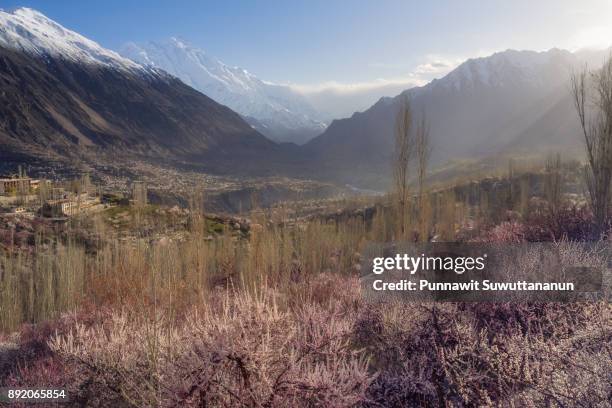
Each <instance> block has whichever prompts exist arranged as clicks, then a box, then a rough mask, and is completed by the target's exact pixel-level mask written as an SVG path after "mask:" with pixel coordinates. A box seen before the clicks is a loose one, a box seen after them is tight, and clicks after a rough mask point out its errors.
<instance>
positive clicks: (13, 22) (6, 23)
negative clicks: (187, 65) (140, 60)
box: [0, 8, 144, 71]
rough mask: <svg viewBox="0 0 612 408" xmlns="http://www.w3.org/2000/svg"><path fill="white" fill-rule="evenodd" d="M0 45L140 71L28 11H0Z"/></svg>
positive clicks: (36, 12)
mask: <svg viewBox="0 0 612 408" xmlns="http://www.w3.org/2000/svg"><path fill="white" fill-rule="evenodd" d="M0 46H2V47H6V48H10V49H16V50H20V51H24V52H27V53H30V54H38V55H41V56H44V55H52V56H61V57H62V58H66V59H70V60H73V61H75V62H81V63H87V64H99V65H104V66H110V67H113V68H118V69H126V70H130V71H144V68H143V67H142V66H141V65H139V64H137V63H135V62H133V61H131V60H129V59H127V58H123V57H121V56H120V55H119V54H117V53H116V52H114V51H111V50H108V49H106V48H103V47H101V46H100V45H99V44H98V43H96V42H95V41H92V40H90V39H88V38H85V37H83V36H82V35H80V34H78V33H76V32H74V31H71V30H68V29H67V28H65V27H62V26H61V25H60V24H58V23H56V22H55V21H53V20H51V19H49V18H48V17H46V16H45V15H43V14H42V13H40V12H38V11H36V10H33V9H30V8H18V9H16V10H14V11H4V10H2V9H0Z"/></svg>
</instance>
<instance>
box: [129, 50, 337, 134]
mask: <svg viewBox="0 0 612 408" xmlns="http://www.w3.org/2000/svg"><path fill="white" fill-rule="evenodd" d="M121 54H122V55H123V56H125V57H127V58H130V59H132V60H134V61H136V62H138V63H141V64H143V65H146V66H152V67H157V68H161V69H163V70H165V71H167V72H169V73H170V74H172V75H175V76H176V77H178V78H180V79H181V80H182V81H183V82H185V83H186V84H187V85H189V86H191V87H193V88H195V89H197V90H199V91H201V92H203V93H204V94H206V95H208V96H210V97H211V98H213V99H214V100H216V101H217V102H219V103H221V104H224V105H226V106H228V107H230V108H231V109H233V110H234V111H236V112H238V113H240V114H241V115H242V116H244V117H245V118H246V119H247V121H248V122H249V123H251V124H252V125H253V126H254V127H255V128H257V129H258V130H260V131H261V132H262V133H264V134H266V135H267V136H269V137H271V138H272V139H275V140H278V141H292V142H297V143H303V142H305V141H306V140H308V139H310V138H312V137H314V136H316V135H317V134H319V133H321V132H323V130H325V124H324V123H322V121H320V120H319V115H318V113H317V112H316V111H315V110H314V109H313V108H312V107H311V106H310V105H309V104H308V102H307V101H306V100H305V99H304V98H303V97H302V96H301V95H299V94H298V93H296V92H294V91H292V90H291V89H290V88H289V87H286V86H282V85H276V84H271V83H269V82H266V81H262V80H261V79H259V78H257V77H256V76H254V75H252V74H251V73H249V72H248V71H247V70H245V69H242V68H239V67H230V66H228V65H226V64H224V63H223V62H221V61H219V60H218V59H217V58H215V57H212V56H210V55H208V54H207V53H206V52H204V51H203V50H201V49H199V48H196V47H193V46H191V45H189V44H188V43H187V42H185V41H183V40H180V39H177V38H170V39H169V40H166V41H163V42H150V43H148V44H146V45H142V46H141V45H137V44H134V43H128V44H126V45H125V46H124V47H123V49H122V50H121Z"/></svg>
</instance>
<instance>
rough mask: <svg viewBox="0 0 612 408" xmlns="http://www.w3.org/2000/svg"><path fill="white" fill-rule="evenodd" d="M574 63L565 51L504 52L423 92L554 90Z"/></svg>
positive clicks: (468, 64)
mask: <svg viewBox="0 0 612 408" xmlns="http://www.w3.org/2000/svg"><path fill="white" fill-rule="evenodd" d="M577 62H578V58H577V57H576V56H575V55H574V54H572V53H571V52H569V51H566V50H560V49H551V50H548V51H543V52H536V51H516V50H506V51H502V52H497V53H495V54H493V55H491V56H488V57H483V58H473V59H469V60H467V61H465V62H464V63H462V64H461V65H459V66H458V67H457V68H456V69H454V70H453V71H451V72H450V73H449V74H448V75H446V76H445V77H444V78H442V79H440V80H435V81H433V82H432V83H430V84H429V85H427V86H426V88H427V87H430V88H434V87H444V88H446V89H455V90H457V91H460V90H466V89H470V88H471V89H474V88H477V87H482V86H486V87H493V88H497V87H512V86H517V85H520V86H525V85H528V86H530V87H542V86H544V87H548V86H551V84H553V85H554V86H556V85H558V84H559V83H560V82H562V81H565V80H566V79H567V74H568V73H569V70H568V68H569V67H572V66H574V64H576V63H577Z"/></svg>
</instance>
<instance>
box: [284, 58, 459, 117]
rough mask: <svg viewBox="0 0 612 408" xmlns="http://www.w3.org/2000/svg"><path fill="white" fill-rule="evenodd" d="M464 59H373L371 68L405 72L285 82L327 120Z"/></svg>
mask: <svg viewBox="0 0 612 408" xmlns="http://www.w3.org/2000/svg"><path fill="white" fill-rule="evenodd" d="M464 60H465V58H461V57H449V56H443V55H439V54H429V55H425V56H423V57H422V58H420V60H419V62H418V64H416V65H412V66H411V67H408V66H405V65H404V66H402V64H399V63H398V64H392V63H382V62H374V63H371V64H368V66H369V67H370V68H379V69H388V70H394V71H403V72H405V74H400V75H395V76H389V77H386V78H378V79H372V80H369V81H361V82H342V81H325V82H320V83H314V84H287V85H289V86H290V87H291V88H292V89H293V90H295V91H296V92H299V93H301V94H303V95H304V96H305V97H306V98H307V99H308V100H309V101H310V102H311V103H312V105H313V106H314V107H315V108H317V109H318V110H319V111H320V112H321V113H323V114H324V115H326V116H327V118H328V119H334V118H341V117H346V116H350V115H351V114H353V112H358V111H362V110H364V109H367V108H369V107H370V106H372V105H373V104H374V103H375V102H376V101H377V100H379V99H380V98H381V97H383V96H395V95H398V94H399V93H400V92H402V91H404V90H406V89H409V88H413V87H415V86H422V85H425V84H427V83H428V82H429V81H431V80H432V79H434V78H440V77H442V76H444V75H446V74H447V73H448V72H450V71H451V70H452V69H454V68H455V67H456V66H458V65H459V64H460V63H461V62H463V61H464Z"/></svg>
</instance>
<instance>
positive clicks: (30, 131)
mask: <svg viewBox="0 0 612 408" xmlns="http://www.w3.org/2000/svg"><path fill="white" fill-rule="evenodd" d="M0 84H2V85H1V86H0V161H3V160H7V154H8V155H9V156H10V155H16V156H18V157H22V156H19V155H26V157H27V156H32V157H45V158H53V159H55V160H61V161H69V162H70V163H72V161H73V160H75V159H79V160H80V159H84V158H87V160H92V161H96V160H98V159H99V158H100V157H102V156H104V155H105V154H107V153H108V154H112V157H113V158H114V160H115V159H116V160H120V158H119V155H118V154H117V153H119V154H120V155H121V157H123V158H124V159H126V160H130V157H139V158H147V159H153V160H155V161H156V162H159V161H160V160H168V161H176V160H180V161H189V162H191V163H195V164H196V165H201V163H206V165H207V166H209V168H215V169H218V168H220V167H221V166H224V167H223V168H224V169H227V171H228V172H240V171H244V172H246V171H247V170H245V168H246V167H247V166H249V165H251V166H252V164H253V163H254V162H257V161H258V160H267V161H270V160H271V158H272V157H274V154H275V152H277V151H279V150H280V147H279V145H278V144H276V143H273V142H272V141H270V140H268V139H267V138H265V137H264V136H263V135H261V134H260V133H259V132H257V131H256V130H254V129H253V128H252V126H250V125H249V124H248V123H247V122H246V121H245V120H244V119H243V118H242V117H241V116H240V115H239V114H237V113H236V112H234V111H232V110H231V109H229V108H228V107H227V106H224V105H221V104H219V103H217V102H215V101H214V100H213V99H211V98H209V97H208V96H206V95H204V94H202V93H201V92H198V91H197V90H195V89H193V88H192V87H190V86H188V85H186V84H185V83H183V82H182V81H181V80H179V79H178V78H176V77H174V76H172V75H170V74H167V73H165V72H163V71H161V70H158V69H155V68H150V67H144V66H142V65H139V64H137V63H136V62H133V61H131V60H129V59H126V58H124V57H121V56H119V55H118V54H117V53H115V52H113V51H110V50H108V49H105V48H103V47H101V46H100V45H98V44H97V43H95V42H94V41H91V40H89V39H87V38H85V37H83V36H82V35H80V34H78V33H75V32H74V31H71V30H69V29H67V28H64V27H62V26H61V25H59V24H58V23H56V22H54V21H52V20H51V19H49V18H47V17H45V16H44V15H42V14H41V13H39V12H37V11H34V10H31V9H18V10H15V11H13V12H4V11H1V12H0ZM9 159H10V157H9ZM215 166H217V167H215ZM262 168H264V167H263V166H262ZM248 171H249V173H251V172H252V171H253V170H252V169H249V170H248Z"/></svg>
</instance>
